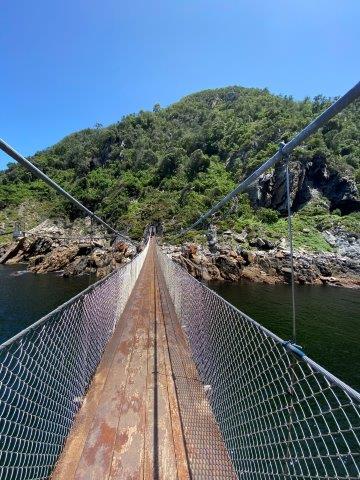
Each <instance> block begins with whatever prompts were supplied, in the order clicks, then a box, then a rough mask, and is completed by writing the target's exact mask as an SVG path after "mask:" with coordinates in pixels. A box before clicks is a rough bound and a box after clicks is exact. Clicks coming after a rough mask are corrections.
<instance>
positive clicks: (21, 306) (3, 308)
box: [0, 265, 89, 344]
mask: <svg viewBox="0 0 360 480" xmlns="http://www.w3.org/2000/svg"><path fill="white" fill-rule="evenodd" d="M88 285H89V277H87V276H84V277H76V278H74V277H73V278H64V277H61V276H60V275H58V274H55V273H48V274H46V275H40V274H35V273H30V272H28V271H27V270H26V265H14V266H11V265H0V344H1V343H3V342H4V341H5V340H7V339H9V338H11V337H13V336H14V335H16V334H17V333H18V332H20V331H21V330H23V329H24V328H26V327H27V326H28V325H31V324H32V323H34V322H35V321H36V320H39V318H41V317H43V316H44V315H46V314H47V313H49V312H50V311H51V310H54V308H56V307H58V306H59V305H61V304H62V303H64V302H66V301H67V300H69V299H70V298H71V297H73V296H74V295H76V294H77V293H79V292H80V291H82V290H84V289H85V288H86V287H87V286H88Z"/></svg>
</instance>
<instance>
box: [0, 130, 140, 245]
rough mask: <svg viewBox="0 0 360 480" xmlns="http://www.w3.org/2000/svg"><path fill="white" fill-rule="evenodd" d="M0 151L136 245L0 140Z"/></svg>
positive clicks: (93, 217) (96, 219)
mask: <svg viewBox="0 0 360 480" xmlns="http://www.w3.org/2000/svg"><path fill="white" fill-rule="evenodd" d="M0 149H1V150H2V151H3V152H5V153H6V154H7V155H9V156H10V157H11V158H13V159H14V160H16V161H17V162H19V163H20V164H21V165H23V166H24V167H25V168H26V169H27V170H29V171H30V172H31V173H33V174H34V175H35V176H36V177H37V178H40V179H41V180H43V181H44V182H45V183H46V184H47V185H49V186H50V187H51V188H53V189H54V190H56V191H57V192H58V193H60V195H62V196H63V197H65V198H66V199H67V200H69V201H70V202H71V203H72V204H73V205H75V206H76V207H77V208H79V209H80V210H82V211H83V212H85V213H86V214H87V215H89V216H90V218H92V219H93V220H95V221H96V222H98V223H100V224H101V225H102V226H103V227H105V228H106V229H107V230H109V231H110V232H112V233H115V234H116V235H117V236H118V237H120V238H122V239H123V240H124V241H125V242H127V243H131V244H132V245H134V246H136V245H137V244H136V242H134V241H133V240H131V239H130V238H129V237H127V236H125V235H123V234H122V233H120V232H119V231H118V230H116V229H115V228H113V227H112V226H111V225H109V224H108V223H106V222H105V221H104V220H102V218H100V217H98V216H97V215H95V213H94V212H92V211H91V210H89V209H88V208H86V207H85V206H84V205H83V204H82V203H81V202H79V200H77V199H76V198H75V197H73V196H72V195H71V194H70V193H68V192H67V191H66V190H64V189H63V188H62V187H60V185H58V184H57V183H56V182H54V180H52V179H51V178H50V177H48V176H47V175H46V174H45V173H44V172H42V171H41V170H40V169H39V168H37V167H36V166H35V165H34V164H32V163H31V162H30V161H29V160H27V159H26V158H25V157H24V156H23V155H21V154H20V153H19V152H17V151H16V150H15V149H14V148H12V147H11V146H10V145H8V144H7V143H6V142H5V141H4V140H2V139H1V138H0Z"/></svg>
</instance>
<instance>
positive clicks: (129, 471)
mask: <svg viewBox="0 0 360 480" xmlns="http://www.w3.org/2000/svg"><path fill="white" fill-rule="evenodd" d="M233 478H236V476H235V474H234V472H233V469H232V466H231V462H230V460H229V457H228V454H227V452H226V450H225V447H224V444H223V441H222V437H221V434H220V432H219V430H218V427H217V424H216V422H215V420H214V418H213V416H212V413H211V411H210V407H209V404H208V402H207V399H206V394H205V392H204V388H203V385H202V384H201V382H200V381H199V378H198V375H197V371H196V367H195V365H194V363H193V361H192V359H191V355H190V352H189V349H188V345H187V342H186V340H185V338H184V335H183V332H182V329H181V326H180V325H179V322H178V319H177V317H176V315H175V312H174V309H173V306H172V302H171V299H170V297H169V295H168V292H167V290H166V287H165V284H164V280H163V278H162V275H161V273H160V271H159V268H158V266H157V264H156V260H155V245H154V243H151V245H150V248H149V253H148V255H147V258H146V260H145V263H144V266H143V269H142V271H141V273H140V276H139V279H138V281H137V283H136V285H135V287H134V290H133V292H132V294H131V297H130V299H129V302H128V304H127V306H126V308H125V311H124V313H123V314H122V316H121V318H120V320H119V322H118V325H117V328H116V330H115V332H114V335H113V337H112V338H111V340H110V342H109V344H108V345H107V348H106V350H105V352H104V355H103V358H102V361H101V363H100V365H99V367H98V369H97V371H96V374H95V376H94V379H93V381H92V384H91V386H90V388H89V391H88V393H87V396H86V398H85V401H84V403H83V405H82V407H81V409H80V411H79V413H78V415H77V417H76V421H75V424H74V427H73V429H72V431H71V433H70V435H69V437H68V440H67V442H66V445H65V448H64V451H63V453H62V455H61V457H60V460H59V462H58V464H57V466H56V468H55V471H54V473H53V475H52V479H54V480H55V479H56V480H71V479H78V480H80V479H83V480H110V479H111V480H113V479H119V480H130V479H131V480H139V479H161V480H162V479H164V480H172V479H179V480H182V479H203V480H210V479H219V480H221V479H224V480H229V479H233Z"/></svg>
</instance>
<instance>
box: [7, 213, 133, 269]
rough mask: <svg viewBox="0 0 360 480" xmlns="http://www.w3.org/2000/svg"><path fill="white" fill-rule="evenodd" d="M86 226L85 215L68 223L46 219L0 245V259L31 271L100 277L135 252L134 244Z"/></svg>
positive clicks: (125, 260) (88, 225)
mask: <svg viewBox="0 0 360 480" xmlns="http://www.w3.org/2000/svg"><path fill="white" fill-rule="evenodd" d="M90 230H91V225H90V223H89V221H88V219H86V220H85V221H84V220H83V221H77V222H74V223H73V224H70V225H69V226H66V225H65V224H64V223H63V222H56V223H54V222H51V221H49V220H46V221H45V222H43V223H41V224H40V225H38V226H37V227H35V228H33V229H32V230H30V231H29V232H27V234H26V237H22V238H20V239H18V240H16V241H13V242H11V243H9V244H6V245H3V246H0V263H2V264H6V265H17V264H21V263H24V264H26V268H27V269H28V270H29V271H30V272H33V273H49V272H57V273H60V274H61V275H63V276H64V277H74V276H81V275H95V276H96V277H97V278H102V277H104V276H106V275H107V274H109V273H110V272H112V271H113V270H115V269H116V268H118V267H119V266H120V265H122V264H124V263H128V262H130V261H131V259H132V258H133V257H134V256H135V254H136V249H135V248H134V247H132V246H129V245H128V244H126V243H124V242H121V241H116V242H112V241H111V239H109V238H106V236H105V235H104V232H102V231H101V230H100V229H93V231H90Z"/></svg>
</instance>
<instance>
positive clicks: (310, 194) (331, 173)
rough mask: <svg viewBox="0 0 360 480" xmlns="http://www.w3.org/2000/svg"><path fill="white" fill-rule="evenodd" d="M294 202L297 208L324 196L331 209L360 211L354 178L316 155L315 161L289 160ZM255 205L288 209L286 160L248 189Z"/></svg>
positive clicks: (284, 211) (281, 209)
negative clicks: (335, 168)
mask: <svg viewBox="0 0 360 480" xmlns="http://www.w3.org/2000/svg"><path fill="white" fill-rule="evenodd" d="M290 184H291V206H292V211H295V212H296V211H298V210H299V209H301V207H303V206H304V205H305V204H306V203H307V202H309V201H310V200H312V199H314V198H316V197H319V196H322V197H324V198H326V199H327V200H328V202H329V209H330V211H333V210H335V209H338V210H339V211H340V212H341V214H342V215H347V214H349V213H352V212H357V211H360V199H359V192H358V189H357V186H356V183H355V181H354V179H352V178H349V176H346V175H344V174H341V173H340V172H339V171H336V170H334V169H333V168H329V166H328V165H327V164H326V160H325V159H324V158H321V157H315V158H314V159H313V160H312V161H308V162H299V161H294V162H291V163H290ZM249 196H250V199H251V202H252V205H254V206H255V207H257V208H259V207H266V208H272V209H275V210H278V211H279V212H280V213H281V214H285V213H286V209H287V200H286V177H285V164H284V163H280V164H277V165H276V166H275V168H274V171H273V172H271V173H268V174H265V175H264V176H263V177H262V178H261V179H260V180H259V182H257V184H256V185H255V186H253V187H252V188H251V189H250V191H249Z"/></svg>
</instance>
